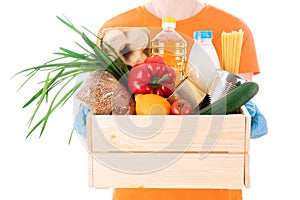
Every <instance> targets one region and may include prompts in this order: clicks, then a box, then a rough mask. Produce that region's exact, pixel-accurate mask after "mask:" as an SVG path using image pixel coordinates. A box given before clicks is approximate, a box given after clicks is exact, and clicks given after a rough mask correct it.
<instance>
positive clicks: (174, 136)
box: [87, 107, 251, 189]
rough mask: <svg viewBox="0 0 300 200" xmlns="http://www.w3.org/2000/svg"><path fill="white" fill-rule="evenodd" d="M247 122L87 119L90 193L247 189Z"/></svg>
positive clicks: (240, 117)
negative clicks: (92, 190) (94, 190)
mask: <svg viewBox="0 0 300 200" xmlns="http://www.w3.org/2000/svg"><path fill="white" fill-rule="evenodd" d="M250 125H251V116H250V115H249V113H248V112H247V110H246V108H245V107H242V112H241V114H233V115H223V116H215V115H214V116H210V115H200V116H196V115H193V116H172V115H167V116H137V115H130V116H121V115H120V116H112V115H92V114H90V115H88V117H87V142H88V150H89V185H90V187H94V188H112V187H114V188H117V187H133V188H137V187H145V188H226V189H241V188H243V187H246V188H249V187H250V165H249V149H250Z"/></svg>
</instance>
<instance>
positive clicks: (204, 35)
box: [194, 30, 213, 39]
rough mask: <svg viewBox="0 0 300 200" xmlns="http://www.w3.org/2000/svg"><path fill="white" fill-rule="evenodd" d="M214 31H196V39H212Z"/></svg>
mask: <svg viewBox="0 0 300 200" xmlns="http://www.w3.org/2000/svg"><path fill="white" fill-rule="evenodd" d="M212 38H213V35H212V31H209V30H205V31H194V39H212Z"/></svg>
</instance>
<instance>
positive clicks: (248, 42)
mask: <svg viewBox="0 0 300 200" xmlns="http://www.w3.org/2000/svg"><path fill="white" fill-rule="evenodd" d="M111 27H161V19H160V18H158V17H156V16H154V15H153V14H151V13H150V12H149V11H148V10H147V9H146V8H145V7H143V6H140V7H137V8H134V9H132V10H129V11H127V12H125V13H122V14H120V15H118V16H116V17H114V18H112V19H110V20H109V21H107V22H106V23H105V24H104V25H103V26H102V27H101V29H100V30H99V35H100V31H101V30H102V29H103V28H111ZM239 29H242V30H243V31H244V37H243V46H242V52H241V57H240V67H239V73H247V72H253V73H254V74H258V73H259V72H260V70H259V65H258V61H257V56H256V50H255V45H254V40H253V37H252V33H251V30H250V29H249V27H248V26H247V24H245V23H244V22H243V21H242V20H241V19H239V18H237V17H235V16H233V15H230V14H228V13H226V12H224V11H222V10H220V9H218V8H216V7H213V6H210V5H205V7H204V8H203V9H202V10H201V11H200V12H199V13H198V14H196V15H194V16H193V17H191V18H188V19H185V20H179V21H177V22H176V31H177V32H179V33H180V34H184V35H187V36H189V37H191V38H193V32H194V31H198V30H212V31H213V44H214V46H215V48H216V51H217V53H218V55H219V58H221V57H220V56H221V55H222V54H221V51H222V50H221V33H222V32H223V31H225V32H231V31H233V30H236V31H237V30H239Z"/></svg>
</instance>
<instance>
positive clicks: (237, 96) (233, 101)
mask: <svg viewBox="0 0 300 200" xmlns="http://www.w3.org/2000/svg"><path fill="white" fill-rule="evenodd" d="M258 90H259V87H258V84H257V83H255V82H252V81H247V82H244V83H242V84H241V85H239V86H237V87H236V88H234V89H232V90H231V91H230V92H228V93H227V94H226V95H225V96H223V97H222V98H220V99H218V100H217V101H215V102H213V103H212V104H209V105H208V106H206V107H204V108H202V109H200V111H199V113H198V114H200V115H224V114H230V113H233V112H236V111H237V110H238V109H239V108H241V106H243V105H244V104H245V103H247V102H248V101H249V100H251V99H252V98H253V97H254V96H255V95H256V94H257V93H258Z"/></svg>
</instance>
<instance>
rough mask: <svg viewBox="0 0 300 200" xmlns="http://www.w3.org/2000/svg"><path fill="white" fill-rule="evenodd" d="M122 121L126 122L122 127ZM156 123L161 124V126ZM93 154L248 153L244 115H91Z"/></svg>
mask: <svg viewBox="0 0 300 200" xmlns="http://www.w3.org/2000/svg"><path fill="white" fill-rule="evenodd" d="M123 122H126V123H124V124H122V123H123ZM155 122H162V123H161V124H160V125H159V126H156V125H153V124H155ZM89 123H91V124H92V126H91V130H90V132H91V134H92V135H91V137H92V138H93V139H92V141H91V143H90V146H89V147H90V152H95V153H96V152H113V151H141V152H145V151H167V152H168V151H177V152H178V151H191V152H193V151H197V152H199V151H201V152H208V151H215V152H242V151H244V150H245V129H246V127H245V125H246V124H245V116H244V115H241V114H238V115H225V116H224V115H220V116H214V117H211V116H196V115H192V116H188V117H187V116H184V117H183V116H172V115H168V116H151V117H150V116H137V115H134V116H111V115H94V116H91V122H89Z"/></svg>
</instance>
